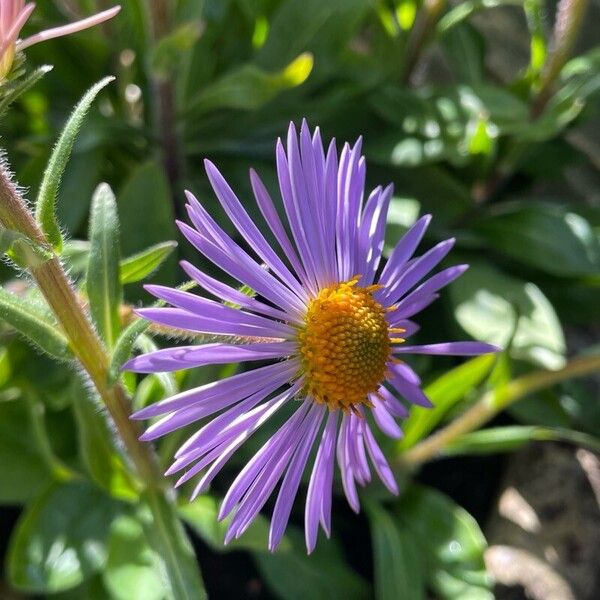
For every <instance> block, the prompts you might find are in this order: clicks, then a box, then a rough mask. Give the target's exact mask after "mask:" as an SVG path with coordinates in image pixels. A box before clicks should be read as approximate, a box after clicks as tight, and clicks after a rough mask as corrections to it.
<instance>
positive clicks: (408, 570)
mask: <svg viewBox="0 0 600 600" xmlns="http://www.w3.org/2000/svg"><path fill="white" fill-rule="evenodd" d="M367 513H368V515H369V521H370V525H371V538H372V543H373V561H374V563H375V565H374V567H375V568H374V571H375V595H376V597H377V600H396V599H397V598H402V600H420V599H424V598H425V582H424V580H423V568H422V564H421V558H420V556H419V550H418V547H417V545H416V544H415V540H414V539H413V537H412V535H411V534H410V533H409V532H407V531H406V530H405V529H404V528H403V527H400V526H399V524H398V523H397V522H396V520H395V519H394V518H393V517H392V515H390V514H389V513H388V512H387V511H386V510H385V509H384V508H382V507H381V506H379V505H378V504H376V503H371V504H370V505H369V506H368V507H367Z"/></svg>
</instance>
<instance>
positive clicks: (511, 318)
mask: <svg viewBox="0 0 600 600" xmlns="http://www.w3.org/2000/svg"><path fill="white" fill-rule="evenodd" d="M507 231H510V229H508V230H507ZM450 299H451V301H452V304H453V306H454V314H455V316H456V320H457V321H458V322H459V323H460V325H461V326H462V328H463V329H464V330H465V331H466V332H467V333H469V335H471V336H473V337H474V338H476V339H478V340H482V341H486V342H490V343H493V344H498V345H499V346H501V347H504V346H506V344H507V343H508V342H509V340H510V339H511V338H512V343H511V349H510V353H511V356H512V357H514V358H520V359H526V360H529V361H532V362H534V363H536V364H539V365H540V366H543V367H546V368H548V369H558V368H560V367H561V366H562V365H563V364H564V353H565V340H564V336H563V332H562V328H561V325H560V321H559V320H558V317H557V316H556V313H555V312H554V309H553V307H552V305H551V304H550V302H549V301H548V299H547V298H546V297H545V296H544V294H543V293H542V291H541V290H540V289H539V288H538V287H537V286H536V285H535V284H533V283H531V282H524V281H521V280H519V279H516V278H514V277H511V276H509V275H505V274H504V273H502V272H500V271H498V270H497V269H495V268H494V267H492V266H490V265H489V264H487V263H484V262H472V263H471V267H470V269H469V270H468V271H467V272H466V273H465V274H464V275H463V276H462V277H461V278H460V279H458V280H457V281H456V282H455V283H454V284H453V285H452V286H451V288H450ZM513 334H514V335H513Z"/></svg>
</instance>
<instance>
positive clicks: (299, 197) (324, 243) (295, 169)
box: [125, 122, 498, 552]
mask: <svg viewBox="0 0 600 600" xmlns="http://www.w3.org/2000/svg"><path fill="white" fill-rule="evenodd" d="M360 152H361V141H360V140H359V141H358V142H357V143H356V144H355V145H354V146H353V147H351V146H349V145H348V144H346V145H344V148H343V149H342V152H341V155H340V156H339V157H338V154H337V150H336V146H335V141H332V142H331V143H330V145H329V147H328V149H327V152H325V150H324V148H323V144H322V141H321V134H320V132H319V130H318V129H316V130H315V132H314V134H312V136H311V134H310V132H309V129H308V126H307V125H306V122H304V123H303V124H302V128H301V131H300V135H299V136H298V135H297V133H296V130H295V128H294V125H290V128H289V131H288V137H287V151H286V149H284V145H283V143H282V142H281V140H279V141H278V142H277V149H276V159H277V172H278V177H279V188H280V192H281V198H282V201H283V208H284V210H285V215H286V221H287V223H284V222H283V221H282V220H281V218H280V217H279V213H278V211H277V210H276V208H275V205H274V204H273V201H272V200H271V198H270V196H269V194H268V192H267V189H266V188H265V186H264V184H263V183H262V182H261V180H260V179H259V177H258V175H257V174H256V173H255V172H254V171H252V170H251V171H250V180H251V183H252V188H253V190H254V195H255V198H256V202H257V204H258V207H259V209H260V212H261V213H262V216H263V218H264V222H261V223H255V221H254V220H253V219H252V218H251V217H250V216H249V215H248V213H247V212H246V210H245V208H244V207H243V205H242V203H241V202H240V201H239V199H238V198H237V197H236V195H235V194H234V192H233V191H232V190H231V188H230V187H229V185H228V184H227V182H226V181H225V179H224V178H223V177H222V175H221V174H220V173H219V171H218V170H217V168H216V167H215V166H214V165H213V164H212V163H211V162H210V161H206V163H205V164H206V172H207V174H208V178H209V179H210V182H211V184H212V187H213V189H214V191H215V194H216V195H217V197H218V199H219V201H220V203H221V206H222V207H223V210H224V211H225V212H226V213H227V215H228V217H229V218H230V219H231V221H232V223H233V224H234V225H235V227H236V228H237V230H238V232H239V234H240V236H241V237H242V238H243V239H244V240H245V241H246V242H247V244H245V245H247V247H248V248H249V251H248V250H247V249H244V248H243V247H242V246H241V245H240V244H238V243H236V242H235V241H234V240H233V239H232V238H231V237H230V236H229V235H228V234H227V233H225V231H224V230H223V229H222V228H221V227H219V225H218V224H217V223H216V221H215V220H214V219H213V218H212V217H211V216H210V215H209V214H208V212H207V211H206V210H205V209H204V208H203V207H202V206H201V205H200V203H199V202H198V201H197V200H196V198H194V196H192V194H189V193H188V195H187V197H188V201H189V204H188V205H187V209H188V213H189V217H190V220H191V222H192V224H193V227H190V226H189V225H187V224H185V223H179V227H180V229H181V231H182V233H183V234H184V235H185V237H186V238H187V239H188V240H189V241H190V243H191V244H193V245H194V246H195V247H196V248H197V249H198V250H199V251H200V252H201V253H202V254H203V255H204V256H206V258H208V259H209V260H210V261H212V262H213V263H214V264H215V265H216V266H218V267H219V268H220V269H221V270H223V271H225V272H226V273H228V274H229V275H230V276H231V277H233V278H234V279H236V280H237V281H239V282H240V283H241V284H244V285H246V286H249V287H250V288H252V290H254V291H255V292H256V294H257V296H255V297H249V296H248V295H246V294H244V293H242V292H240V291H238V290H237V289H235V288H234V287H230V286H229V285H226V284H224V283H222V282H220V281H219V280H217V279H214V278H212V277H210V276H209V275H207V274H205V273H203V272H201V271H199V270H198V269H197V268H195V267H194V266H192V265H191V264H189V263H187V262H185V261H184V262H183V263H182V266H183V269H184V270H185V271H186V273H187V274H188V275H189V276H190V277H191V278H192V279H193V280H195V281H196V282H197V284H198V285H199V286H200V287H202V288H203V289H204V290H206V292H208V294H210V295H211V296H213V297H214V298H215V299H213V300H211V299H208V298H204V297H201V296H197V295H194V294H191V293H188V292H184V291H179V290H174V289H171V288H166V287H162V286H155V285H153V286H148V290H149V291H150V292H151V293H152V294H154V295H155V296H156V297H157V298H160V299H161V300H164V301H166V302H168V303H169V304H170V305H171V307H169V308H146V309H142V310H139V311H138V312H139V314H140V315H141V316H143V317H145V318H146V319H150V320H151V321H154V322H155V323H159V324H161V325H167V326H171V327H177V328H181V329H186V330H189V331H193V332H198V333H208V334H216V335H220V336H223V335H224V336H231V342H230V343H214V344H206V345H202V346H185V347H177V348H168V349H165V350H159V351H157V352H151V353H149V354H145V355H142V356H138V357H136V358H134V359H133V360H131V361H129V362H128V363H127V364H126V365H125V368H127V369H130V370H133V371H137V372H140V373H153V372H157V371H170V370H177V369H189V368H194V367H200V366H202V365H208V364H219V363H232V362H240V361H266V360H270V361H271V362H270V363H269V364H267V365H266V366H261V367H259V368H255V369H253V370H250V371H246V372H243V373H240V374H238V375H234V376H232V377H228V378H226V379H223V380H220V381H215V382H212V383H208V384H206V385H203V386H201V387H199V388H196V389H192V390H189V391H185V392H181V393H179V394H177V395H175V396H173V397H172V398H169V399H166V400H163V401H160V402H157V403H156V404H153V405H151V406H149V407H147V408H144V409H143V410H140V411H139V412H138V413H136V414H135V416H134V418H136V419H148V418H151V417H157V416H161V418H160V419H159V420H157V421H156V422H154V423H153V424H152V425H150V427H149V428H148V429H147V431H146V432H145V433H144V435H143V436H142V439H144V440H153V439H156V438H158V437H160V436H163V435H165V434H167V433H169V432H171V431H174V430H176V429H178V428H180V427H183V426H186V425H189V424H191V423H194V422H195V421H198V420H200V419H203V418H205V417H208V416H211V417H212V420H209V421H208V422H207V423H206V424H205V425H203V426H202V427H201V428H200V429H199V430H198V431H197V432H196V433H194V434H193V435H192V436H191V437H190V438H189V439H188V440H187V441H186V442H185V443H184V444H183V445H182V446H181V447H180V448H179V450H178V451H177V452H176V454H175V462H174V463H173V465H172V466H171V467H170V468H169V470H168V471H167V474H172V473H177V472H181V471H183V475H182V476H181V477H180V479H179V480H178V481H177V485H180V484H182V483H184V482H186V481H188V480H189V479H191V478H193V477H195V476H196V475H198V474H200V473H202V477H201V479H200V481H199V482H198V484H197V486H196V488H195V490H194V492H193V495H192V498H195V497H196V496H197V495H198V494H201V493H202V492H204V491H205V490H206V489H207V488H208V486H209V485H210V482H211V481H212V480H213V478H214V477H215V476H216V475H217V473H218V472H219V471H220V470H221V469H222V468H223V466H224V465H225V464H226V462H227V461H228V460H229V458H230V457H231V456H232V454H233V453H234V452H235V451H236V450H237V449H238V448H239V447H240V446H241V445H242V444H243V443H244V442H245V441H246V440H247V439H248V438H249V437H250V436H251V435H252V434H253V433H254V432H255V431H256V430H257V429H258V428H259V427H261V426H262V425H263V424H264V423H265V422H266V421H267V420H268V419H270V418H271V417H272V416H273V415H275V413H277V411H279V410H280V409H281V408H283V407H284V406H285V405H291V407H292V408H293V411H292V413H291V416H290V417H289V418H288V419H287V421H286V422H285V423H284V424H283V425H282V426H281V427H280V428H279V429H278V430H277V431H276V432H275V433H274V434H273V435H272V437H271V438H270V439H269V440H268V441H267V442H266V443H265V444H264V445H263V446H262V448H261V449H260V450H259V451H258V452H257V453H256V454H255V455H254V456H253V457H252V459H251V460H250V461H249V462H248V464H247V465H246V466H245V467H244V468H243V469H242V471H241V472H240V473H239V475H238V476H237V477H236V479H235V481H234V482H233V484H232V485H231V487H230V488H229V491H228V492H227V494H226V496H225V498H224V500H223V503H222V505H221V510H220V513H219V518H220V519H223V518H225V517H226V516H228V515H230V514H233V516H232V518H231V522H230V524H229V528H228V532H227V535H226V542H228V541H230V540H231V539H233V538H238V537H239V536H240V535H242V533H243V532H244V531H245V530H246V528H247V527H248V526H249V525H250V523H251V522H252V520H253V519H254V518H255V517H256V515H257V514H258V512H259V511H260V510H261V508H262V507H263V506H264V504H265V503H266V501H267V499H268V498H269V497H270V496H271V494H272V493H273V491H274V490H275V488H276V486H277V485H278V483H279V482H281V485H280V487H279V492H278V495H277V501H276V503H275V509H274V512H273V518H272V520H271V529H270V534H269V548H270V549H271V550H274V549H275V548H276V547H277V545H278V544H279V542H280V541H281V538H282V536H283V533H284V530H285V528H286V525H287V522H288V519H289V516H290V512H291V509H292V504H293V502H294V498H295V496H296V494H297V492H298V487H299V484H300V479H301V476H302V473H303V471H304V470H305V469H306V468H307V466H308V462H309V461H308V459H309V455H310V453H311V449H312V448H313V447H314V446H315V443H316V446H317V451H316V457H315V459H314V463H313V464H312V470H311V475H310V482H309V485H308V493H307V498H306V510H305V521H306V528H305V530H306V546H307V548H308V551H309V552H311V551H312V550H313V549H314V547H315V544H316V539H317V534H318V527H319V523H320V524H321V526H322V528H323V529H324V531H325V533H326V534H327V535H328V536H329V534H330V530H331V496H332V483H333V477H334V468H335V463H336V462H337V465H338V467H339V469H340V472H341V479H342V484H343V488H344V492H345V494H346V497H347V499H348V502H349V503H350V506H351V507H352V508H353V509H354V510H355V511H356V512H358V510H359V500H358V494H357V489H356V484H357V483H358V484H359V485H361V486H364V485H366V483H367V482H369V481H370V479H371V468H373V469H374V470H375V472H376V473H377V475H378V476H379V478H380V479H381V481H382V482H383V483H384V485H385V486H386V487H387V488H388V489H389V490H390V491H391V492H392V493H394V494H397V493H398V488H397V486H396V482H395V480H394V476H393V474H392V471H391V469H390V466H389V464H388V462H387V460H386V459H385V456H384V455H383V453H382V451H381V449H380V447H379V445H378V444H377V441H376V439H375V436H374V435H373V432H372V426H373V425H372V423H375V424H376V426H377V427H378V428H379V429H380V430H381V431H382V432H383V433H385V434H386V435H388V436H391V437H393V438H399V437H401V435H402V432H401V430H400V428H399V427H398V424H397V422H396V419H397V418H402V417H405V416H406V415H407V414H408V413H407V409H406V407H405V404H404V403H403V402H402V401H401V400H400V399H399V397H401V398H403V399H404V401H406V402H408V403H410V404H418V405H420V406H431V403H430V401H429V400H428V399H427V397H426V396H425V394H424V393H423V391H422V390H421V387H420V384H421V382H420V379H419V377H418V375H417V374H416V373H415V372H414V371H413V370H412V369H411V368H410V367H409V366H408V365H407V364H405V363H404V362H402V360H400V359H399V358H398V357H399V356H401V355H404V354H451V355H461V356H470V355H477V354H483V353H487V352H496V351H497V350H498V348H496V347H495V346H491V345H489V344H483V343H479V342H448V343H443V344H430V345H426V346H418V345H417V346H415V345H408V344H405V343H404V342H405V339H406V338H409V337H410V336H411V335H413V334H414V333H415V332H416V331H417V330H418V325H417V324H416V323H414V322H413V321H412V320H410V319H411V317H413V316H414V315H416V314H417V313H418V312H419V311H421V310H422V309H423V308H425V307H426V306H428V305H429V304H431V303H432V302H433V301H434V300H435V299H436V298H437V297H438V292H439V290H440V289H441V288H442V287H444V286H445V285H447V284H448V283H450V282H451V281H453V280H454V279H456V278H457V277H458V276H459V275H460V274H461V273H463V272H464V271H465V269H466V268H467V266H466V265H458V266H454V267H450V268H447V269H444V270H442V271H440V272H439V273H437V274H435V275H430V273H431V271H432V270H433V269H434V268H435V267H436V266H437V265H438V264H439V263H440V261H442V260H443V259H444V257H445V256H446V255H447V254H448V252H449V251H450V249H451V248H452V245H453V244H454V240H446V241H444V242H441V243H439V244H437V245H436V246H434V247H433V248H431V249H430V250H428V251H427V252H425V253H424V254H423V255H421V256H418V257H414V256H413V255H414V252H415V250H416V249H417V246H418V245H419V243H420V241H421V238H422V237H423V234H424V233H425V230H426V228H427V225H428V224H429V221H430V217H429V216H425V217H422V218H421V219H419V220H418V221H417V222H416V223H415V224H414V225H413V227H412V228H411V229H410V230H409V231H408V232H407V233H406V235H405V236H404V237H403V238H402V239H401V240H400V241H399V242H398V244H397V246H396V247H395V248H394V250H393V252H392V254H391V255H390V257H389V259H388V261H387V263H386V264H385V266H384V267H383V268H382V269H379V266H380V262H381V255H382V249H383V242H384V232H385V224H386V215H387V210H388V206H389V203H390V198H391V196H392V187H391V186H388V187H386V188H385V189H382V188H381V187H378V188H376V189H375V190H373V192H371V194H370V195H369V197H368V199H367V200H366V202H364V201H363V194H364V185H365V159H364V157H362V156H361V154H360ZM286 225H287V227H286ZM267 229H268V230H270V232H269V233H270V234H271V235H272V237H273V238H274V239H275V240H276V241H277V244H278V246H279V247H276V246H273V245H271V243H270V242H269V241H267V239H266V237H265V236H264V235H263V233H262V231H265V230H267ZM222 301H225V302H228V303H230V304H233V305H236V306H238V307H239V308H233V307H232V306H228V305H226V304H223V303H222Z"/></svg>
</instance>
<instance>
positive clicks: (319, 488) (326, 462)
mask: <svg viewBox="0 0 600 600" xmlns="http://www.w3.org/2000/svg"><path fill="white" fill-rule="evenodd" d="M337 420H338V415H337V412H336V411H330V412H329V415H328V417H327V422H326V424H325V429H324V430H323V436H322V437H321V443H320V444H319V450H318V451H317V457H316V458H315V464H314V466H313V470H312V473H311V476H310V481H309V484H308V491H307V493H306V508H305V512H304V521H305V527H304V531H305V538H306V549H307V551H308V553H309V554H310V553H311V552H312V551H313V550H314V549H315V546H316V543H317V534H318V530H319V518H320V517H321V514H322V511H323V504H324V503H325V497H326V496H329V501H328V504H329V507H330V509H329V512H330V513H331V493H332V489H331V483H327V481H328V479H329V477H328V475H329V473H330V471H331V474H333V456H334V448H335V434H336V430H337Z"/></svg>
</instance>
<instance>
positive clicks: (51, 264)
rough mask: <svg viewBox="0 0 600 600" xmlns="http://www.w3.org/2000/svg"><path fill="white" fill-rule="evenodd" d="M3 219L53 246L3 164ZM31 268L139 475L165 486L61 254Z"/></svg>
mask: <svg viewBox="0 0 600 600" xmlns="http://www.w3.org/2000/svg"><path fill="white" fill-rule="evenodd" d="M0 224H2V225H3V226H4V227H6V228H7V229H12V230H14V231H18V232H20V233H22V234H24V235H25V236H27V237H28V238H29V239H31V240H33V241H34V242H37V243H38V244H41V245H43V246H45V247H47V248H48V249H50V245H49V243H48V241H47V240H46V237H45V236H44V234H43V232H42V231H41V230H40V229H39V228H38V226H37V224H36V222H35V220H34V218H33V216H32V215H31V212H30V211H29V209H28V207H27V205H26V203H25V201H24V200H23V198H22V196H21V194H20V193H19V190H18V189H17V187H16V186H15V184H14V183H13V182H12V180H11V178H10V175H9V173H8V171H7V169H6V166H5V165H2V166H0ZM30 271H31V274H32V276H33V278H34V279H35V281H36V283H37V285H38V287H39V289H40V291H41V292H42V294H43V295H44V297H45V298H46V300H47V302H48V304H49V305H50V307H51V308H52V310H53V312H54V314H55V316H56V318H57V320H58V322H59V323H60V325H61V327H62V329H63V331H64V333H65V334H66V335H67V337H68V338H69V341H70V344H71V346H72V350H73V353H74V354H75V356H76V357H77V358H78V359H79V361H80V363H81V364H82V366H83V368H84V369H85V370H86V372H87V374H88V375H89V377H90V379H91V381H92V383H93V384H94V386H95V388H96V390H97V391H98V394H99V395H100V397H101V399H102V401H103V403H104V405H105V406H106V408H107V410H108V412H109V414H110V416H111V417H112V420H113V422H114V424H115V427H116V428H117V431H118V433H119V436H120V438H121V440H122V442H123V444H124V446H125V448H126V449H127V452H128V455H129V457H130V458H131V460H132V462H133V463H134V465H135V467H136V470H137V472H138V475H139V476H140V478H141V479H142V481H143V482H144V484H145V485H146V486H149V487H160V486H162V485H163V484H162V481H163V480H162V476H161V474H160V471H159V469H158V465H157V462H156V459H155V457H154V454H153V452H152V450H151V448H150V447H149V446H148V445H145V444H141V443H140V442H139V441H138V437H139V434H140V430H139V428H138V426H137V424H136V423H134V422H133V421H131V420H130V418H129V416H130V410H129V403H128V401H127V397H126V395H125V392H124V390H123V388H122V387H121V386H120V385H119V384H118V383H117V384H115V385H112V386H109V385H108V383H107V381H108V377H107V376H108V367H109V357H108V356H107V353H106V351H105V349H104V347H103V345H102V342H101V341H100V339H99V338H98V336H97V335H96V332H95V331H94V329H93V327H92V325H91V324H90V322H89V320H88V318H87V316H86V314H85V311H84V309H83V307H82V305H81V303H80V301H79V299H78V298H77V295H76V293H75V290H73V288H72V287H71V285H70V283H69V280H68V278H67V275H66V273H65V271H64V269H63V267H62V265H61V263H60V261H59V259H58V258H57V257H56V256H55V257H54V258H51V259H50V260H48V261H46V262H43V263H42V264H40V265H39V266H36V267H32V268H31V269H30Z"/></svg>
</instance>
